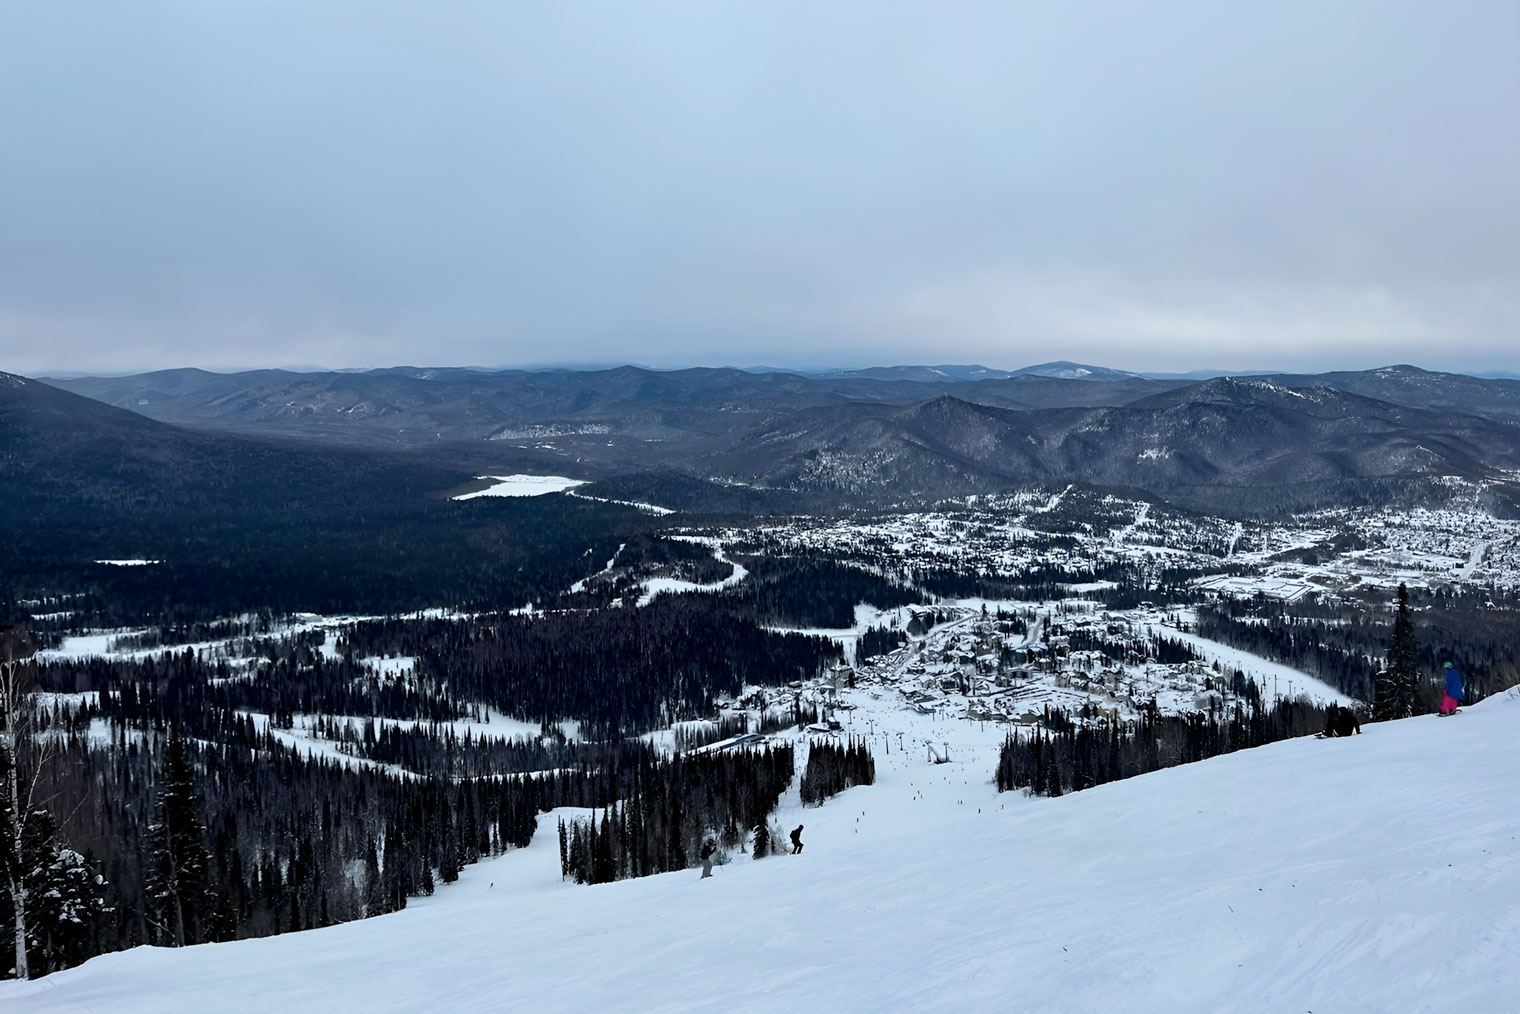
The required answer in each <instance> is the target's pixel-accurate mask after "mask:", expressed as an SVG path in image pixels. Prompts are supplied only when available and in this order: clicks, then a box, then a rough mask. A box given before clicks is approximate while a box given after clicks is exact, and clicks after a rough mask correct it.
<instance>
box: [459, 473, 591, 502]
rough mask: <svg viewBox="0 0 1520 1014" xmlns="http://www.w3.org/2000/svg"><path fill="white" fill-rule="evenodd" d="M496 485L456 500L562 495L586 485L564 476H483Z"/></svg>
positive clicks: (461, 496) (582, 480)
mask: <svg viewBox="0 0 1520 1014" xmlns="http://www.w3.org/2000/svg"><path fill="white" fill-rule="evenodd" d="M480 478H481V479H492V480H495V481H494V483H493V484H492V485H490V486H488V487H486V488H485V489H481V490H476V491H475V492H473V493H461V494H459V495H458V496H456V497H454V499H455V500H473V499H475V498H476V497H478V496H543V495H544V494H546V493H561V492H564V491H565V490H567V489H572V488H574V487H576V486H583V485H585V480H584V479H567V478H565V477H564V476H563V475H482V476H480Z"/></svg>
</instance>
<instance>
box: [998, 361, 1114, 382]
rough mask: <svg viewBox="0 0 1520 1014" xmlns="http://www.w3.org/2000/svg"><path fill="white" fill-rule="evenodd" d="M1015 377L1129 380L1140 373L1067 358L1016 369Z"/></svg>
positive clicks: (1013, 374)
mask: <svg viewBox="0 0 1520 1014" xmlns="http://www.w3.org/2000/svg"><path fill="white" fill-rule="evenodd" d="M1011 375H1012V376H1015V377H1052V378H1055V379H1059V380H1129V379H1131V378H1133V377H1138V376H1139V374H1138V373H1126V372H1125V371H1123V370H1113V369H1109V368H1108V367H1107V366H1087V365H1085V364H1083V363H1073V362H1069V361H1068V360H1065V359H1060V360H1056V361H1055V362H1051V363H1039V364H1038V365H1035V366H1026V367H1024V368H1023V369H1021V370H1014V371H1013V373H1012V374H1011Z"/></svg>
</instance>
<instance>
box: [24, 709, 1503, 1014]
mask: <svg viewBox="0 0 1520 1014" xmlns="http://www.w3.org/2000/svg"><path fill="white" fill-rule="evenodd" d="M858 720H859V719H858V717H857V721H858ZM955 724H956V725H959V726H960V728H961V729H962V730H969V729H970V728H972V726H970V725H969V724H968V723H955ZM941 726H942V727H943V728H944V729H945V732H946V733H947V734H949V733H951V726H952V723H941ZM1517 726H1520V692H1516V691H1512V692H1511V693H1510V694H1507V695H1505V696H1504V697H1502V698H1496V699H1493V700H1490V701H1488V702H1485V703H1484V704H1481V705H1477V706H1474V707H1471V708H1467V709H1464V711H1463V713H1462V714H1461V715H1460V716H1458V717H1456V718H1452V719H1438V718H1435V717H1432V716H1424V717H1420V718H1414V719H1409V720H1406V721H1402V722H1395V723H1387V724H1381V725H1368V726H1364V730H1365V731H1364V734H1363V735H1361V736H1359V737H1353V738H1350V739H1345V740H1317V739H1313V738H1305V739H1299V740H1293V741H1289V742H1284V743H1278V744H1274V745H1271V746H1267V747H1263V748H1260V749H1257V750H1249V751H1243V752H1240V753H1236V754H1231V755H1227V756H1224V757H1219V758H1215V759H1213V760H1209V761H1205V762H1202V763H1198V764H1193V765H1187V766H1184V767H1179V768H1172V769H1169V770H1166V771H1161V772H1158V773H1155V774H1151V775H1146V776H1143V777H1140V778H1135V779H1130V780H1128V781H1124V782H1117V783H1113V784H1110V785H1106V786H1101V787H1099V788H1096V789H1091V790H1088V791H1086V792H1081V793H1075V794H1071V795H1067V796H1064V797H1061V798H1058V799H1035V798H1027V797H1024V796H1022V795H1019V794H1015V793H1005V794H1003V795H1001V796H999V795H998V794H997V793H996V792H995V791H994V790H993V788H992V787H991V785H990V784H988V779H989V778H990V776H991V773H992V769H991V766H990V758H991V756H992V754H993V750H992V748H991V746H990V744H991V742H992V737H991V736H988V737H986V738H985V739H983V740H981V741H980V745H978V743H977V742H976V741H973V740H971V739H963V743H964V744H965V745H963V746H957V744H956V743H955V742H954V741H952V743H951V746H952V755H953V756H955V757H956V758H957V759H956V761H954V762H952V763H950V764H943V765H931V764H929V763H927V761H926V759H925V751H924V749H923V748H922V747H921V746H919V747H917V748H913V745H912V743H913V741H912V739H908V740H907V742H908V746H907V747H905V748H903V749H899V748H898V747H897V746H896V745H895V736H894V737H887V736H884V735H880V734H879V735H878V737H877V739H876V740H875V741H874V742H873V752H874V753H875V755H876V757H877V762H878V784H876V785H874V786H871V787H861V788H856V789H851V790H850V791H848V792H846V793H845V794H843V795H841V796H838V797H836V798H834V799H833V800H831V801H829V802H828V803H827V804H826V805H824V806H823V807H821V808H818V809H811V810H807V811H800V810H798V809H797V808H796V806H795V802H796V793H795V789H794V790H793V791H792V793H791V796H790V799H791V803H790V804H788V810H787V811H786V812H784V813H783V814H782V816H781V820H780V823H782V825H783V826H784V827H785V828H787V829H790V828H791V827H794V826H796V824H797V823H803V824H805V825H806V830H805V831H804V832H803V840H804V841H805V842H806V843H807V846H806V849H805V851H804V852H803V854H802V855H799V856H776V857H772V858H769V859H766V860H764V861H759V862H756V861H752V860H749V859H747V858H742V857H740V858H735V859H734V861H732V862H731V863H729V864H728V865H726V866H721V867H719V868H718V869H717V870H716V871H715V876H714V877H713V879H712V880H711V881H710V882H709V881H704V880H700V879H699V878H698V872H699V871H697V870H690V871H685V872H681V873H674V874H666V875H662V876H658V877H650V878H646V879H643V880H632V881H624V882H620V883H616V884H609V885H603V886H597V887H580V886H575V885H571V884H565V883H561V882H560V880H559V875H558V851H557V842H556V836H555V834H554V832H553V827H554V817H553V816H552V815H546V816H545V817H542V818H541V821H542V823H541V830H540V833H539V834H538V836H536V838H535V840H534V844H533V845H531V846H530V847H529V848H527V849H524V850H521V851H519V852H514V853H511V854H508V855H506V856H503V857H500V858H498V859H495V860H492V861H488V862H484V863H481V864H479V865H477V866H474V867H471V868H468V869H467V870H465V872H464V874H463V877H462V879H461V880H460V882H459V883H458V884H455V885H452V886H449V887H445V888H442V889H441V890H440V891H439V893H438V894H437V895H436V896H434V897H432V898H428V899H419V900H416V901H414V902H413V903H412V904H411V905H410V906H409V907H408V908H407V909H406V910H405V911H403V912H400V913H396V914H394V915H389V916H384V917H381V918H377V919H371V920H367V921H363V922H357V923H350V924H347V925H343V926H336V927H331V928H328V929H323V930H315V931H311V932H307V933H299V934H292V935H287V936H281V937H271V938H267V939H263V940H252V941H243V942H239V943H230V944H211V945H205V946H200V947H192V948H185V949H182V950H177V951H175V950H164V949H157V948H138V949H136V950H133V951H128V952H124V953H119V954H110V955H105V956H103V957H99V958H96V959H94V960H92V961H90V962H89V963H87V964H86V965H84V966H82V967H80V968H77V969H72V970H69V971H65V972H60V973H57V974H55V975H52V976H50V977H48V978H45V979H42V980H39V981H36V982H31V983H16V982H6V983H0V1010H3V1011H5V1012H6V1014H29V1012H92V1014H94V1012H102V1011H110V1012H113V1014H136V1012H142V1014H147V1012H153V1014H160V1012H166V1011H269V1010H276V1011H281V1012H296V1011H334V1010H365V1011H433V1010H437V1011H452V1012H472V1011H505V1010H521V1011H580V1010H585V1011H596V1012H598V1014H602V1012H608V1011H640V1012H649V1011H671V1012H673V1011H713V1012H717V1011H724V1012H729V1011H788V1012H794V1014H801V1012H813V1011H828V1012H834V1011H869V1012H881V1011H899V1010H913V1011H981V1010H989V1011H990V1010H1038V1011H1105V1012H1106V1011H1126V1012H1145V1011H1157V1012H1167V1014H1176V1012H1184V1011H1198V1012H1205V1011H1207V1012H1218V1011H1244V1012H1253V1011H1261V1012H1269V1011H1270V1012H1298V1011H1312V1012H1337V1014H1348V1012H1380V1014H1381V1012H1390V1011H1464V1012H1491V1011H1492V1012H1497V1011H1506V1010H1513V1009H1515V997H1516V996H1520V972H1517V968H1520V963H1517V962H1516V961H1515V959H1514V945H1515V942H1516V941H1517V940H1520V862H1517V860H1520V841H1517V836H1520V819H1517V816H1516V809H1515V803H1514V799H1513V785H1514V772H1515V771H1516V770H1517V768H1520V736H1517V735H1516V731H1517ZM988 731H989V732H990V730H988ZM888 739H892V740H893V741H894V742H893V747H892V752H891V754H890V755H888V754H886V753H884V746H885V743H886V742H887V740H888Z"/></svg>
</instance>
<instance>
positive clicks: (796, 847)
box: [792, 824, 802, 855]
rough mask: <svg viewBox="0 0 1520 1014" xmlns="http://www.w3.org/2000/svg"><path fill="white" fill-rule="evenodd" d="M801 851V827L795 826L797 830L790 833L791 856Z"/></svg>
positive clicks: (799, 825)
mask: <svg viewBox="0 0 1520 1014" xmlns="http://www.w3.org/2000/svg"><path fill="white" fill-rule="evenodd" d="M801 851H802V825H801V824H798V825H797V830H795V831H793V832H792V855H796V854H797V853H798V852H801Z"/></svg>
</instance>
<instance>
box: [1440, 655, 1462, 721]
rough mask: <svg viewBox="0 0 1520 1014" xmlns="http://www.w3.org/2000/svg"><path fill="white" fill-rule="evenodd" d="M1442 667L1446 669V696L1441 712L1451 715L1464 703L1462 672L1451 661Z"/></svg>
mask: <svg viewBox="0 0 1520 1014" xmlns="http://www.w3.org/2000/svg"><path fill="white" fill-rule="evenodd" d="M1442 668H1443V669H1445V671H1446V696H1445V697H1444V698H1443V699H1442V700H1441V714H1443V715H1450V714H1453V713H1455V712H1456V710H1457V705H1459V704H1461V703H1462V674H1461V673H1459V672H1457V667H1456V666H1454V665H1452V664H1451V663H1450V662H1447V663H1446V664H1445V665H1444V666H1443V667H1442Z"/></svg>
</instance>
